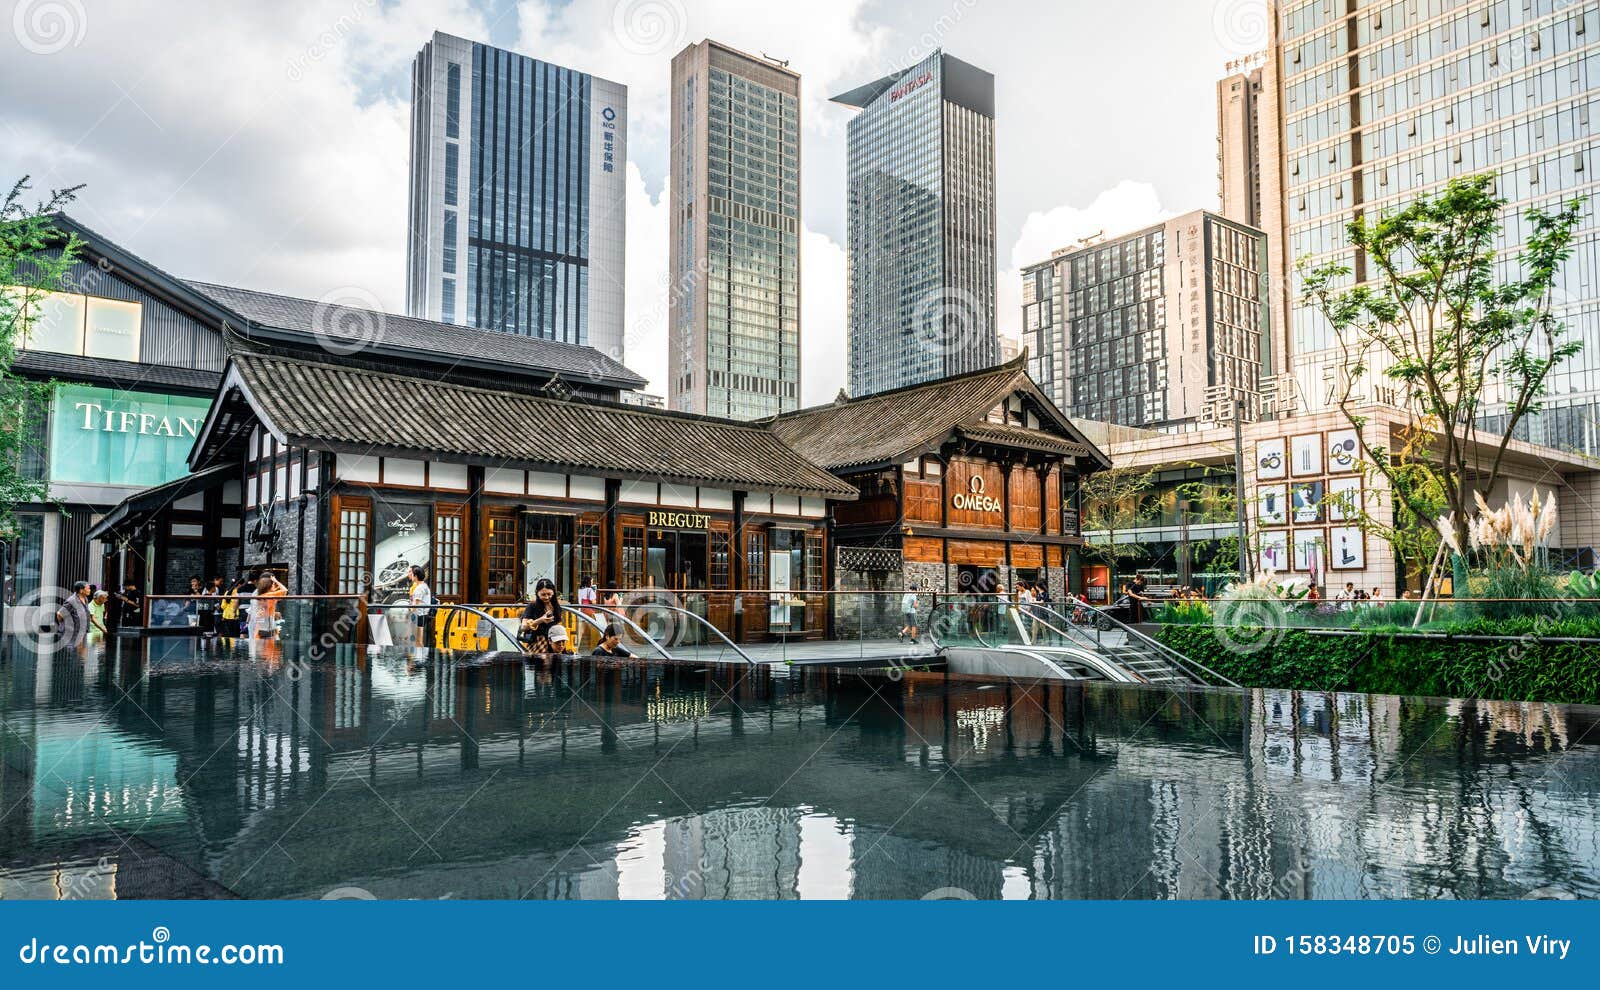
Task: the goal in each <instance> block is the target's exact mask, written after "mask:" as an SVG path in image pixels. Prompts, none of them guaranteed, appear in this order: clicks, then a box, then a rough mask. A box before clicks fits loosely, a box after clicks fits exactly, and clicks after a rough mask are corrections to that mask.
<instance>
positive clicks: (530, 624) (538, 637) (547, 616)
mask: <svg viewBox="0 0 1600 990" xmlns="http://www.w3.org/2000/svg"><path fill="white" fill-rule="evenodd" d="M561 619H562V609H561V597H560V596H559V595H557V594H556V584H555V582H554V581H552V580H550V579H549V578H540V579H539V581H538V583H537V584H535V585H534V586H533V600H532V601H530V602H528V606H527V608H524V609H523V610H522V631H521V632H520V633H519V634H518V635H517V641H518V642H519V643H521V644H522V651H523V652H524V653H528V654H533V655H541V656H543V655H551V654H557V653H563V652H565V650H566V642H567V631H566V629H565V628H563V627H562V625H561ZM557 629H559V630H560V632H559V633H556V632H553V630H557ZM558 644H559V648H558Z"/></svg>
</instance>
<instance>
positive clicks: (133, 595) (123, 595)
mask: <svg viewBox="0 0 1600 990" xmlns="http://www.w3.org/2000/svg"><path fill="white" fill-rule="evenodd" d="M143 604H144V597H143V596H142V595H140V594H139V586H138V585H137V584H134V583H133V582H132V581H129V582H128V583H127V584H124V585H123V586H122V591H121V592H119V593H118V594H117V617H118V620H119V621H118V622H117V628H119V629H137V628H138V627H140V626H142V625H144V609H143V608H142V607H141V606H143Z"/></svg>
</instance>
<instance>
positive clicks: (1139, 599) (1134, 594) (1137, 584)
mask: <svg viewBox="0 0 1600 990" xmlns="http://www.w3.org/2000/svg"><path fill="white" fill-rule="evenodd" d="M1148 586H1149V584H1148V582H1146V581H1145V579H1144V575H1143V574H1135V575H1134V576H1133V583H1132V584H1130V585H1128V604H1129V605H1131V606H1133V607H1132V609H1130V611H1131V612H1132V614H1133V621H1134V624H1135V625H1137V624H1138V623H1141V622H1143V621H1144V606H1145V597H1144V593H1145V589H1146V588H1147V587H1148Z"/></svg>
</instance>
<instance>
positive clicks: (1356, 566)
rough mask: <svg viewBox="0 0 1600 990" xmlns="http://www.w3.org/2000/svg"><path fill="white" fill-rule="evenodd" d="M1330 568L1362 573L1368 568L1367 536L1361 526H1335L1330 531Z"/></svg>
mask: <svg viewBox="0 0 1600 990" xmlns="http://www.w3.org/2000/svg"><path fill="white" fill-rule="evenodd" d="M1328 535H1329V550H1330V553H1329V559H1328V567H1329V568H1330V569H1332V570H1335V571H1360V570H1365V569H1366V566H1367V534H1366V533H1364V532H1362V530H1361V528H1360V527H1359V526H1335V527H1334V528H1333V529H1332V530H1330V531H1329V534H1328Z"/></svg>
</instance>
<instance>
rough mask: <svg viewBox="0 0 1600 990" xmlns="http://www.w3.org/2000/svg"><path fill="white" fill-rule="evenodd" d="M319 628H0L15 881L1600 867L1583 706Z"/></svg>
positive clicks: (1347, 889)
mask: <svg viewBox="0 0 1600 990" xmlns="http://www.w3.org/2000/svg"><path fill="white" fill-rule="evenodd" d="M250 647H253V649H252V648H250ZM304 656H305V653H304V651H302V650H301V649H299V648H297V647H295V646H293V645H281V646H280V645H277V644H259V643H257V644H241V645H239V646H237V647H224V646H217V647H213V648H209V649H202V648H200V647H198V646H197V645H196V644H195V643H194V642H193V641H191V640H187V639H173V640H152V641H146V642H140V641H137V640H129V641H124V642H122V643H113V644H109V645H108V647H107V648H105V649H103V650H102V649H90V650H86V651H84V652H82V653H76V652H66V653H61V654H56V655H47V656H43V657H36V656H34V655H33V654H32V653H30V652H28V651H27V650H25V649H22V648H21V647H20V646H18V645H16V644H10V646H9V648H7V649H5V651H4V652H3V653H0V720H3V722H0V897H4V898H78V897H82V898H103V897H121V898H140V897H251V898H266V897H298V898H321V897H369V896H370V897H380V898H444V897H450V898H572V899H581V898H616V897H625V898H635V897H642V898H660V897H667V898H795V897H805V898H816V897H823V898H841V897H855V898H921V897H925V896H937V897H969V896H970V897H979V898H1000V897H1005V898H1030V897H1031V898H1124V897H1127V898H1174V897H1179V898H1304V897H1318V898H1361V897H1408V898H1437V897H1453V898H1482V897H1496V898H1514V897H1523V896H1546V897H1550V896H1553V897H1567V896H1578V897H1595V896H1600V759H1597V752H1600V747H1597V745H1596V743H1597V742H1600V732H1597V731H1596V730H1595V726H1596V723H1597V722H1600V709H1595V708H1578V707H1564V706H1558V705H1539V704H1507V703H1499V702H1465V701H1440V700H1421V699H1408V698H1392V697H1380V696H1369V695H1327V694H1306V693H1298V694H1297V693H1293V692H1276V691H1254V692H1223V691H1197V692H1187V693H1181V694H1180V693H1173V692H1170V691H1161V690H1150V689H1137V688H1127V687H1116V686H1112V685H1092V684H1090V685H1085V684H1060V683H1045V682H1041V683H1036V684H1027V683H1017V682H1010V683H1008V682H1005V681H998V680H997V681H992V682H984V681H964V682H963V681H955V680H947V679H946V678H944V677H943V676H941V675H936V674H913V675H907V676H905V677H904V678H903V679H899V680H891V679H889V678H885V677H880V676H869V675H863V674H859V673H854V672H848V673H841V672H827V671H819V670H805V671H794V672H789V671H783V670H778V671H774V670H771V669H768V668H745V667H726V666H707V667H695V666H690V665H675V666H661V665H632V664H613V663H604V664H602V663H593V662H589V661H587V660H584V661H570V662H567V663H565V664H556V665H546V664H541V663H523V662H520V661H515V660H513V661H511V662H483V659H482V658H475V657H449V656H444V655H432V654H421V655H420V656H419V655H414V654H412V653H409V652H406V651H389V652H385V653H381V654H366V653H363V652H359V651H357V650H355V649H353V648H342V647H341V648H338V650H337V651H336V652H335V654H334V655H333V656H332V658H331V659H330V660H329V661H327V662H321V663H307V662H305V660H304Z"/></svg>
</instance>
